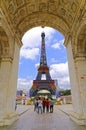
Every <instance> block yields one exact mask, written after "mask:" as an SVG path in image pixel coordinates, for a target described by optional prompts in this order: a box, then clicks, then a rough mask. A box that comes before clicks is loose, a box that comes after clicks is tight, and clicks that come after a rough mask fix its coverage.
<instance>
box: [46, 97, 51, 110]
mask: <svg viewBox="0 0 86 130" xmlns="http://www.w3.org/2000/svg"><path fill="white" fill-rule="evenodd" d="M49 105H50V102H49V100H48V99H47V100H46V110H47V111H46V112H49Z"/></svg>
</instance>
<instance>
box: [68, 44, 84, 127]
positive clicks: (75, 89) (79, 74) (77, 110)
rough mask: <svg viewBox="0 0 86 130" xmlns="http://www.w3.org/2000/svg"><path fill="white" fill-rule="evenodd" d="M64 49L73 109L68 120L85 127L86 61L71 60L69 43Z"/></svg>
mask: <svg viewBox="0 0 86 130" xmlns="http://www.w3.org/2000/svg"><path fill="white" fill-rule="evenodd" d="M66 47H67V56H68V64H69V75H70V84H71V92H72V102H73V109H74V110H73V112H71V114H70V118H71V119H72V120H74V121H75V122H77V123H78V124H79V125H86V59H85V58H83V57H81V58H76V59H74V58H73V52H72V45H71V41H69V42H68V44H67V46H66Z"/></svg>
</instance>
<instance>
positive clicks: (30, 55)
mask: <svg viewBox="0 0 86 130" xmlns="http://www.w3.org/2000/svg"><path fill="white" fill-rule="evenodd" d="M20 55H21V57H24V58H25V59H32V60H34V59H35V58H36V56H37V55H39V48H32V49H30V48H23V49H21V51H20Z"/></svg>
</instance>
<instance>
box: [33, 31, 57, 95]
mask: <svg viewBox="0 0 86 130" xmlns="http://www.w3.org/2000/svg"><path fill="white" fill-rule="evenodd" d="M41 37H42V43H41V55H40V65H39V67H38V74H37V76H36V79H35V80H33V85H32V87H31V89H30V96H31V97H32V96H35V95H36V94H37V92H38V91H40V90H48V91H50V93H51V94H52V95H55V94H56V86H55V82H54V80H52V78H51V76H50V73H49V67H48V65H47V58H46V48H45V33H44V32H43V33H42V34H41ZM43 75H44V76H45V79H42V77H43Z"/></svg>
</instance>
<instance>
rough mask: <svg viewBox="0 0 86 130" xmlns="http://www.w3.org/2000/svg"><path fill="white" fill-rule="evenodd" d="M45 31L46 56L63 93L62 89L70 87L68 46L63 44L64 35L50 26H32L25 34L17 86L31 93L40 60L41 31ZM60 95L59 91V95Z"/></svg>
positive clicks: (57, 84)
mask: <svg viewBox="0 0 86 130" xmlns="http://www.w3.org/2000/svg"><path fill="white" fill-rule="evenodd" d="M43 31H44V32H45V35H46V39H45V44H46V56H47V62H48V65H49V68H50V74H51V77H52V78H54V80H55V81H56V82H55V84H56V86H57V89H58V91H61V94H62V91H64V90H66V89H70V81H69V73H68V62H67V55H66V48H65V46H64V45H63V44H64V36H63V35H62V34H61V33H60V32H58V31H57V30H55V29H53V28H50V27H45V28H41V27H36V28H32V29H31V30H29V31H28V32H26V33H25V35H24V36H23V38H22V42H23V46H22V48H21V51H20V64H19V75H18V85H17V88H18V89H19V90H21V89H22V90H24V91H26V93H27V94H28V95H29V89H30V88H31V86H32V82H33V80H34V79H35V78H36V75H37V67H38V66H39V62H40V60H39V59H40V46H41V33H42V32H43ZM43 78H44V76H43ZM59 95H60V94H59V93H58V92H57V96H59Z"/></svg>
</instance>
